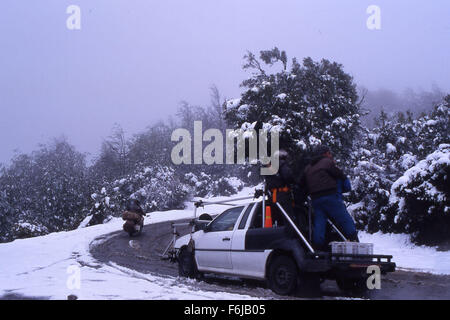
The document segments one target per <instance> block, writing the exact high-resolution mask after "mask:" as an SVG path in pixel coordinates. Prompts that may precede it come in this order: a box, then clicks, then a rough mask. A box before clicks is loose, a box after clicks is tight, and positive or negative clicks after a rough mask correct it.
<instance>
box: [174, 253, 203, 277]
mask: <svg viewBox="0 0 450 320" xmlns="http://www.w3.org/2000/svg"><path fill="white" fill-rule="evenodd" d="M178 274H179V276H180V277H185V278H191V279H196V278H199V276H200V273H199V272H198V269H197V264H196V263H195V259H194V253H193V252H192V251H191V250H189V249H188V248H187V247H185V248H182V249H181V251H180V253H179V255H178Z"/></svg>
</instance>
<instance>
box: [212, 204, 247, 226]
mask: <svg viewBox="0 0 450 320" xmlns="http://www.w3.org/2000/svg"><path fill="white" fill-rule="evenodd" d="M242 209H244V207H236V208H231V209H228V210H226V211H224V212H223V213H222V214H221V215H220V216H218V217H217V218H216V219H215V220H214V221H213V222H211V226H210V231H211V232H214V231H231V230H233V228H234V225H235V224H236V222H237V220H238V219H239V216H240V215H241V212H242Z"/></svg>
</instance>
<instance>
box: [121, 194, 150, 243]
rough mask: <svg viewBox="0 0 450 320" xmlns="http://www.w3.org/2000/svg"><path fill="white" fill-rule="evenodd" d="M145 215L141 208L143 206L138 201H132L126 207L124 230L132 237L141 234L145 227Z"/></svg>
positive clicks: (123, 217) (123, 216)
mask: <svg viewBox="0 0 450 320" xmlns="http://www.w3.org/2000/svg"><path fill="white" fill-rule="evenodd" d="M144 216H145V213H144V211H143V210H142V208H141V204H140V203H139V201H138V200H136V199H130V200H129V201H128V203H127V206H126V211H125V212H124V213H123V214H122V219H123V220H125V223H124V224H123V230H124V231H125V232H127V233H128V234H129V235H130V237H131V236H134V235H137V234H140V233H141V232H142V228H143V227H144Z"/></svg>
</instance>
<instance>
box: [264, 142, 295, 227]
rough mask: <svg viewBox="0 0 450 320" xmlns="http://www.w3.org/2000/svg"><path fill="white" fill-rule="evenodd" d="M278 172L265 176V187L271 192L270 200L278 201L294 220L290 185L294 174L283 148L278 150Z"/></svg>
mask: <svg viewBox="0 0 450 320" xmlns="http://www.w3.org/2000/svg"><path fill="white" fill-rule="evenodd" d="M278 158H279V166H278V172H277V173H276V174H274V175H267V176H265V179H266V188H267V190H269V191H270V192H271V194H272V198H271V202H272V203H273V204H275V203H276V202H278V203H279V204H280V205H281V206H282V207H283V209H284V210H285V211H286V213H287V214H288V215H289V217H291V219H293V220H294V222H296V217H295V214H294V208H293V198H292V190H291V185H292V184H293V183H294V174H293V172H292V169H291V168H290V166H289V162H288V153H287V152H286V151H285V150H280V151H278ZM269 168H270V167H269Z"/></svg>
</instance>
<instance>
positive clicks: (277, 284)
mask: <svg viewBox="0 0 450 320" xmlns="http://www.w3.org/2000/svg"><path fill="white" fill-rule="evenodd" d="M267 278H268V279H267V280H268V285H269V288H270V289H271V290H272V291H273V292H275V293H276V294H279V295H289V294H292V293H293V292H294V291H295V290H296V288H297V281H298V270H297V265H296V264H295V262H294V260H293V259H292V258H290V257H288V256H277V257H275V258H274V260H273V261H272V263H271V264H270V266H269V272H268V277H267Z"/></svg>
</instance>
